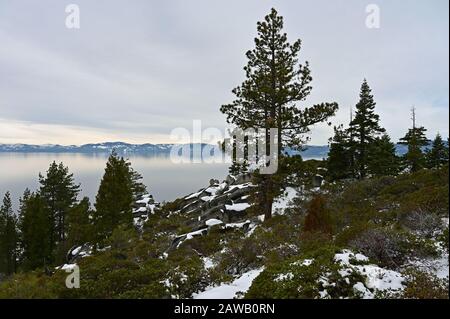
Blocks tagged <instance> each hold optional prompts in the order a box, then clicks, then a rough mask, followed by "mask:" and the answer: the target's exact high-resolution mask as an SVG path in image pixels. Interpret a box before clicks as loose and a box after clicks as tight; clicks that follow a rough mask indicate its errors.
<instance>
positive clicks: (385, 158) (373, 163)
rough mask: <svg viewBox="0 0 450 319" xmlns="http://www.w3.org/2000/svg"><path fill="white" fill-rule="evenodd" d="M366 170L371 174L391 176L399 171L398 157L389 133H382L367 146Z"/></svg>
mask: <svg viewBox="0 0 450 319" xmlns="http://www.w3.org/2000/svg"><path fill="white" fill-rule="evenodd" d="M368 152H369V156H368V163H367V170H368V172H369V173H370V174H372V175H373V176H393V175H397V173H398V171H399V164H400V161H399V158H398V157H397V155H396V154H395V145H394V143H392V142H391V139H390V138H389V135H387V134H383V136H381V137H380V138H377V139H375V141H373V143H372V144H371V145H370V147H369V150H368Z"/></svg>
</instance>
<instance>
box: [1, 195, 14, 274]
mask: <svg viewBox="0 0 450 319" xmlns="http://www.w3.org/2000/svg"><path fill="white" fill-rule="evenodd" d="M17 248H18V234H17V219H16V216H15V215H14V213H13V209H12V204H11V195H10V193H9V192H6V194H5V197H4V198H3V204H2V206H1V207H0V273H5V274H6V275H10V274H12V273H14V272H15V271H16V263H17Z"/></svg>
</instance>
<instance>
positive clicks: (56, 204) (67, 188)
mask: <svg viewBox="0 0 450 319" xmlns="http://www.w3.org/2000/svg"><path fill="white" fill-rule="evenodd" d="M39 183H40V184H41V188H40V194H41V196H42V198H43V199H44V200H45V201H46V203H47V207H48V208H49V210H50V214H51V215H52V219H53V227H52V230H51V235H50V236H51V242H52V245H54V246H56V245H57V244H58V243H61V242H64V241H65V238H66V235H67V229H66V218H67V213H68V211H69V210H70V209H71V208H72V207H73V205H74V204H75V203H76V200H77V196H78V193H79V192H80V186H79V185H76V184H75V182H74V179H73V174H70V173H69V169H68V167H65V166H64V164H63V163H60V164H56V162H53V163H52V164H51V165H50V167H49V169H48V170H47V174H46V176H43V175H41V174H39Z"/></svg>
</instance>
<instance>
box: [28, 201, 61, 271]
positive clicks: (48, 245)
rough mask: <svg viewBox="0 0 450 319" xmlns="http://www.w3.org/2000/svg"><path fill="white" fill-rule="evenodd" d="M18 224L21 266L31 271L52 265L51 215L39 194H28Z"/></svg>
mask: <svg viewBox="0 0 450 319" xmlns="http://www.w3.org/2000/svg"><path fill="white" fill-rule="evenodd" d="M21 210H22V216H21V223H20V233H21V244H22V250H23V256H22V258H23V266H24V269H26V270H33V269H36V268H38V267H42V266H49V265H50V264H52V263H53V261H54V257H53V248H54V245H53V243H52V241H51V233H52V230H53V215H52V213H51V210H50V209H49V208H48V206H47V203H46V200H45V199H44V198H43V197H42V196H41V195H40V194H34V193H32V194H30V195H29V196H28V198H27V199H26V201H25V202H23V206H22V208H21Z"/></svg>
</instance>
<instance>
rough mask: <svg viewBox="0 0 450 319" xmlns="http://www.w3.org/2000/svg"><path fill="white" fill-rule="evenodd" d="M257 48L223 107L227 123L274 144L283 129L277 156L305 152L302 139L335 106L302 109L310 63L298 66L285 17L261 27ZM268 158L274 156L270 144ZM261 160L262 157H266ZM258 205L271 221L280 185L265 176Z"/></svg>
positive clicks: (275, 17)
mask: <svg viewBox="0 0 450 319" xmlns="http://www.w3.org/2000/svg"><path fill="white" fill-rule="evenodd" d="M257 31H258V36H257V38H255V48H254V49H253V50H250V51H248V52H247V54H246V56H247V59H248V63H247V65H246V66H245V67H244V71H245V74H246V80H245V81H244V82H243V83H242V84H241V85H240V86H238V87H237V88H235V89H234V90H233V91H232V92H233V94H234V95H235V96H236V99H235V100H234V101H233V102H232V103H231V104H227V105H223V106H222V107H221V111H222V112H223V113H224V114H226V115H227V122H228V123H232V124H234V125H236V126H237V127H239V128H241V129H248V128H252V129H255V130H257V131H259V132H260V133H262V134H264V136H265V137H266V140H267V141H269V133H270V129H271V128H278V137H277V142H278V144H277V152H276V153H277V156H278V158H280V157H281V155H282V150H283V149H284V147H286V146H290V147H295V148H301V144H302V138H303V136H304V135H303V134H304V133H307V132H308V131H309V129H310V126H311V125H313V124H315V123H319V122H322V121H325V120H326V119H328V118H329V117H330V116H332V115H334V113H335V112H336V110H337V104H336V103H322V104H318V105H315V106H312V107H309V108H303V109H301V108H300V107H299V105H298V104H297V103H298V102H300V101H304V100H305V99H306V97H307V96H308V95H309V94H310V92H311V89H312V87H311V86H310V82H311V80H312V77H311V72H310V70H309V66H308V63H305V65H301V64H299V63H298V54H299V52H300V48H301V41H300V40H297V41H295V42H294V43H289V42H288V40H287V35H286V33H284V32H283V18H282V17H281V16H279V15H278V12H277V11H276V10H275V9H272V10H271V12H270V14H269V15H267V16H266V17H265V19H264V21H261V22H258V24H257ZM266 144H267V147H266V154H265V155H268V156H270V155H273V154H269V153H270V147H269V143H266ZM261 155H262V154H261ZM260 179H261V182H260V189H259V194H260V199H259V203H258V204H259V205H260V206H261V209H262V211H263V212H264V215H265V218H266V219H269V218H270V217H271V216H272V203H273V198H274V196H275V194H276V193H277V186H276V185H275V183H274V180H273V177H272V176H270V175H268V174H266V175H263V176H261V178H260Z"/></svg>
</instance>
